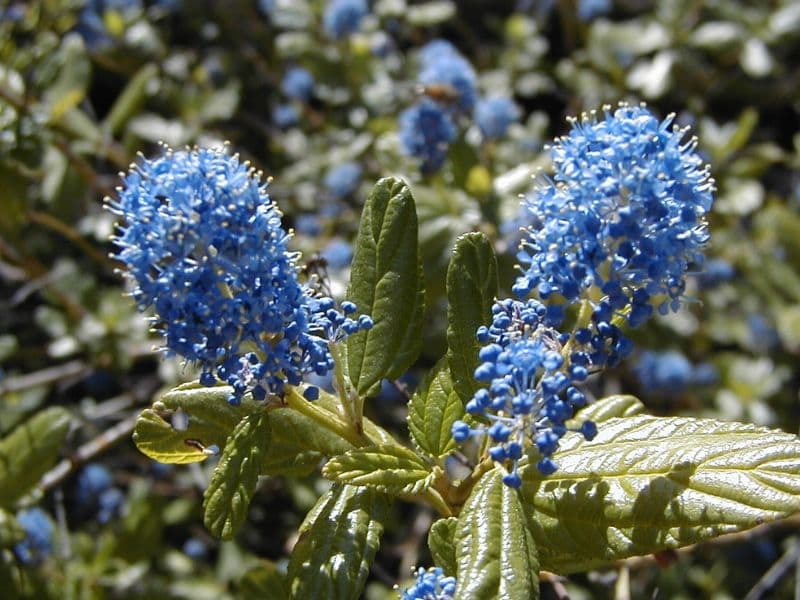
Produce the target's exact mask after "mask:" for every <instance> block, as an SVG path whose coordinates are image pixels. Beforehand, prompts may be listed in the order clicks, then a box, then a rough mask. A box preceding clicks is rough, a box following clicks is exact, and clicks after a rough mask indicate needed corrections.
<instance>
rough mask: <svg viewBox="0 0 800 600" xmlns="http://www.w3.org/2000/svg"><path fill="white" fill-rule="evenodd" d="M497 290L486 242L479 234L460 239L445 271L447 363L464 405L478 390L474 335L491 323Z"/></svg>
mask: <svg viewBox="0 0 800 600" xmlns="http://www.w3.org/2000/svg"><path fill="white" fill-rule="evenodd" d="M497 286H498V284H497V259H496V258H495V255H494V250H493V249H492V243H491V242H490V241H489V238H487V237H486V236H485V235H484V234H482V233H467V234H465V235H462V236H461V237H460V238H458V240H457V241H456V245H455V248H454V249H453V255H452V256H451V257H450V265H449V266H448V268H447V362H448V364H449V365H450V374H451V378H452V381H453V387H454V388H455V390H456V392H457V393H458V395H459V396H460V397H461V400H462V402H463V403H464V404H466V403H467V402H469V401H470V399H472V396H474V395H475V392H476V391H478V388H479V386H478V383H477V381H475V369H476V368H477V367H478V364H479V362H480V361H479V360H478V350H480V344H478V341H477V340H476V339H475V332H476V331H477V330H478V327H480V326H481V325H489V323H490V322H491V320H492V303H493V302H494V299H495V296H497Z"/></svg>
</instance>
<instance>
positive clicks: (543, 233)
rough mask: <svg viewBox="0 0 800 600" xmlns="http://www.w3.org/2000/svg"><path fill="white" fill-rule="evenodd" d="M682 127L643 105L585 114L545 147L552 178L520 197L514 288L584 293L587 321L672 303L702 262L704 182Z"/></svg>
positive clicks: (635, 318)
mask: <svg viewBox="0 0 800 600" xmlns="http://www.w3.org/2000/svg"><path fill="white" fill-rule="evenodd" d="M684 134H685V131H684V130H681V129H678V128H677V127H672V118H671V117H668V118H667V119H665V120H664V121H661V122H659V121H658V119H656V118H655V117H654V116H653V115H652V114H651V113H650V112H649V111H648V110H647V109H646V108H644V107H641V106H627V105H620V107H619V108H618V109H617V110H616V111H614V112H613V113H611V112H609V111H606V112H605V115H604V118H603V119H601V120H598V119H597V118H596V117H595V116H585V117H584V118H583V119H582V120H581V121H575V122H574V124H573V127H572V130H571V131H570V133H569V134H568V135H567V136H565V137H563V138H561V139H559V140H558V141H557V142H556V144H555V146H554V147H553V148H552V150H551V154H552V158H553V163H554V166H555V176H554V179H555V183H554V184H551V185H548V186H546V187H544V188H542V189H539V190H537V192H536V193H535V194H533V195H532V196H530V197H529V198H527V199H526V201H525V203H524V210H525V212H526V216H527V218H528V222H529V223H531V226H530V227H529V228H528V231H527V236H526V237H525V239H524V240H523V242H522V243H521V245H520V251H519V253H518V255H517V258H518V260H519V262H520V263H521V264H522V265H523V267H522V268H523V275H522V276H521V277H519V278H518V279H517V282H516V283H515V285H514V292H515V294H516V295H517V296H519V297H525V296H527V295H528V294H529V293H530V292H532V291H535V292H536V293H537V294H538V295H539V297H540V298H542V299H548V298H551V297H554V296H561V297H563V299H564V300H566V302H567V303H573V302H576V301H578V300H579V299H580V298H589V299H591V301H592V302H593V306H594V315H593V319H594V321H595V322H596V323H608V322H611V321H612V318H613V317H614V316H615V315H619V316H623V315H624V316H625V318H626V319H627V322H628V323H629V324H630V325H631V326H634V327H635V326H638V325H639V324H641V323H643V322H644V321H645V320H647V318H649V317H650V315H651V314H652V312H653V306H656V307H657V308H658V309H659V311H660V312H662V313H666V312H668V311H669V310H670V309H672V310H677V308H678V307H679V306H680V303H681V297H682V295H683V292H684V288H685V275H686V272H687V269H688V267H689V265H690V264H693V265H702V264H703V254H702V250H703V247H704V246H705V245H706V242H707V241H708V230H707V226H706V221H705V214H706V212H708V210H709V209H710V208H711V202H712V192H713V188H714V182H713V180H711V179H710V178H709V174H708V170H707V168H706V167H704V166H703V163H702V160H701V158H700V156H699V155H698V154H697V153H696V152H695V151H694V148H695V145H696V142H695V140H689V141H688V142H684V141H683V138H684Z"/></svg>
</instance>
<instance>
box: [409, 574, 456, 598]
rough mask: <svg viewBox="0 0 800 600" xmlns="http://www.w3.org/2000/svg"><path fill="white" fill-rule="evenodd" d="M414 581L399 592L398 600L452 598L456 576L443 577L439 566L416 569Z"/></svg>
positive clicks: (454, 591)
mask: <svg viewBox="0 0 800 600" xmlns="http://www.w3.org/2000/svg"><path fill="white" fill-rule="evenodd" d="M414 575H415V576H416V577H417V581H416V583H415V584H414V585H413V586H411V587H410V588H408V589H405V590H403V592H402V593H401V594H400V600H453V598H454V597H455V593H456V578H455V577H445V575H444V571H443V570H442V569H441V568H439V567H431V568H430V569H423V568H422V567H420V568H419V569H417V571H416V573H414Z"/></svg>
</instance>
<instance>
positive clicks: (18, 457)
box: [0, 407, 70, 508]
mask: <svg viewBox="0 0 800 600" xmlns="http://www.w3.org/2000/svg"><path fill="white" fill-rule="evenodd" d="M69 422H70V415H69V413H68V412H67V411H66V410H64V409H63V408H60V407H52V408H47V409H45V410H42V411H39V412H38V413H36V414H35V415H34V416H33V417H31V418H30V419H28V420H27V421H25V422H24V423H22V424H21V425H19V426H17V427H16V428H15V429H14V430H13V431H12V432H11V433H9V434H8V435H7V436H6V437H4V438H3V439H2V440H0V507H4V508H7V507H10V506H12V505H13V504H14V502H16V501H17V500H19V499H20V498H22V496H24V495H25V494H27V493H28V492H29V491H30V490H31V488H32V487H33V486H34V485H36V484H37V483H38V482H39V480H40V479H41V478H42V475H44V474H45V473H46V472H47V471H48V470H49V469H50V468H51V467H52V466H53V463H55V461H56V459H57V458H58V452H59V450H60V449H61V446H62V444H63V443H64V439H65V438H66V437H67V432H68V430H69Z"/></svg>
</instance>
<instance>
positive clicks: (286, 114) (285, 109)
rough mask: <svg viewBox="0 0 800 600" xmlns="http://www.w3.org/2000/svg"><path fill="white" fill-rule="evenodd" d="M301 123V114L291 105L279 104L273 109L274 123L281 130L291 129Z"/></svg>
mask: <svg viewBox="0 0 800 600" xmlns="http://www.w3.org/2000/svg"><path fill="white" fill-rule="evenodd" d="M299 121H300V113H299V112H297V109H296V108H295V107H294V106H293V105H291V104H279V105H278V106H276V107H275V108H273V109H272V122H273V123H275V126H276V127H279V128H280V129H289V127H292V126H294V125H297V123H298V122H299Z"/></svg>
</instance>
